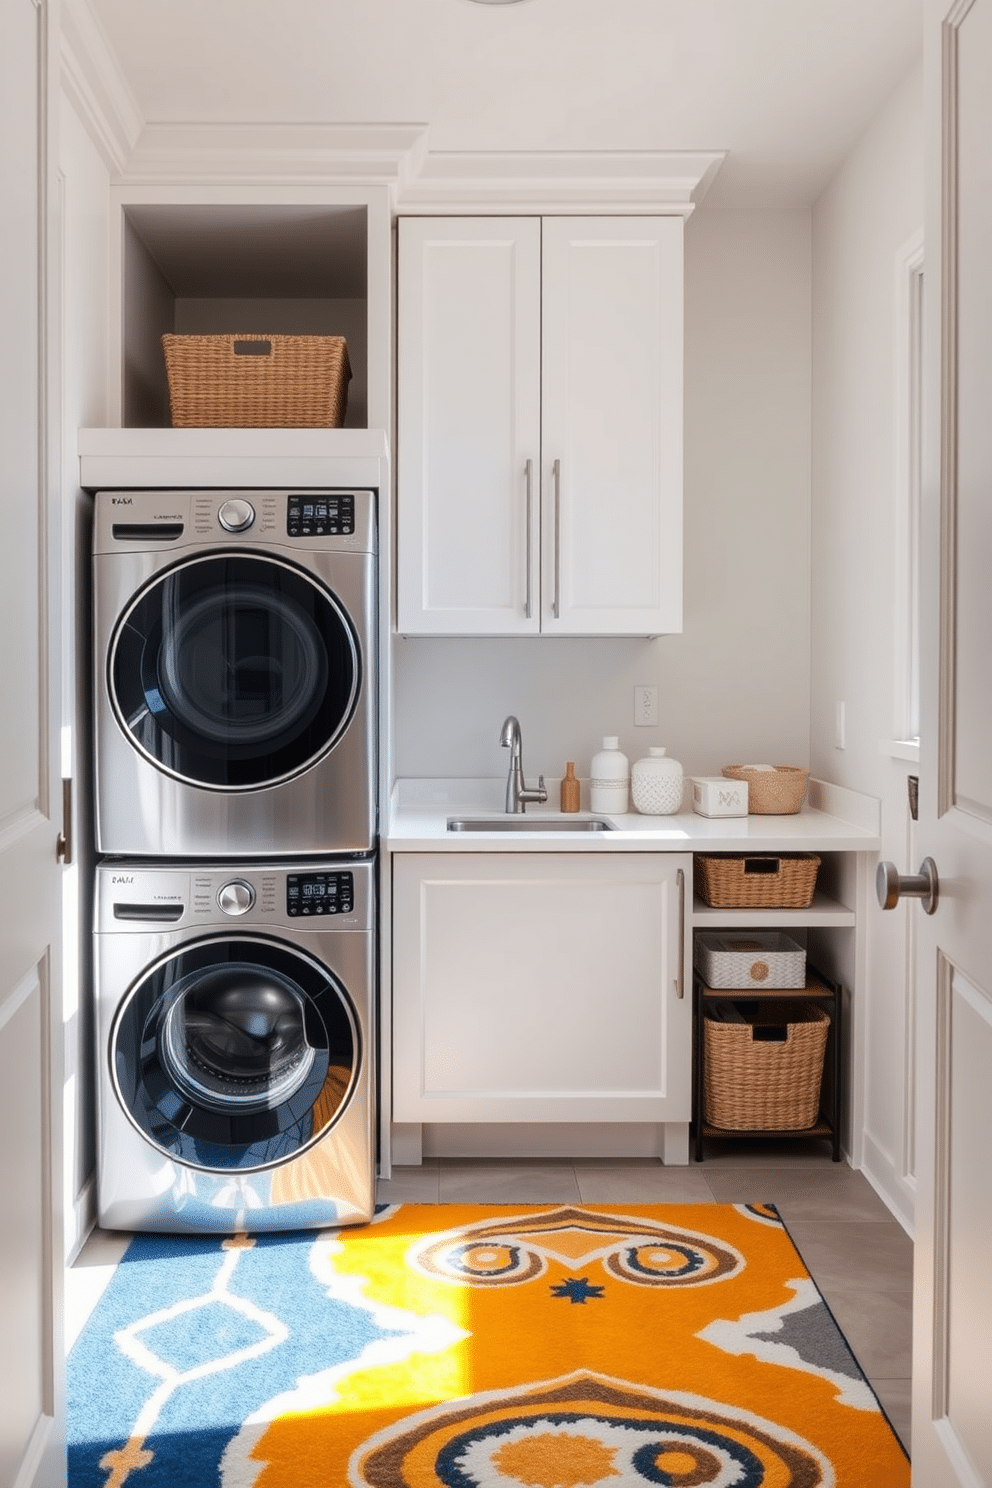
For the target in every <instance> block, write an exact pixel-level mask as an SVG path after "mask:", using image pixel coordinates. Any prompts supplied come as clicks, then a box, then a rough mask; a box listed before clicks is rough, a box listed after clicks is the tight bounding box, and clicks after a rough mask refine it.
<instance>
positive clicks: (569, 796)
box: [561, 760, 579, 811]
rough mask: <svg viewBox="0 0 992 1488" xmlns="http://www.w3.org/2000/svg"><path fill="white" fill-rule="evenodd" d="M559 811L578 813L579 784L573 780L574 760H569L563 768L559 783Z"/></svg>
mask: <svg viewBox="0 0 992 1488" xmlns="http://www.w3.org/2000/svg"><path fill="white" fill-rule="evenodd" d="M561 809H562V811H578V809H579V782H578V781H577V780H576V778H575V761H574V760H569V761H568V763H567V764H566V766H565V775H564V778H563V779H562V782H561Z"/></svg>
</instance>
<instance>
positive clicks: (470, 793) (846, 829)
mask: <svg viewBox="0 0 992 1488" xmlns="http://www.w3.org/2000/svg"><path fill="white" fill-rule="evenodd" d="M558 786H559V782H558V781H557V780H555V781H551V780H549V781H548V782H547V787H548V800H549V802H555V801H557V799H558ZM504 789H505V782H504V781H503V780H399V781H397V782H396V786H395V787H394V790H393V792H392V796H391V799H390V803H389V810H388V814H387V819H386V820H385V821H384V822H383V831H382V846H383V848H384V849H385V850H386V851H388V852H461V853H464V852H489V853H491V852H517V853H519V852H700V851H709V852H755V853H757V852H768V853H772V852H821V851H822V852H876V851H878V849H879V848H880V847H881V837H880V833H879V810H878V805H879V803H878V802H877V801H876V800H875V799H874V798H873V797H870V796H863V795H859V794H858V793H856V792H854V791H848V790H845V789H843V788H841V787H838V786H832V785H828V784H827V783H825V782H822V781H811V782H810V793H809V800H808V801H807V804H806V806H805V807H804V808H803V810H802V811H800V812H797V813H796V814H795V815H791V816H733V817H706V816H699V815H697V814H696V813H695V812H694V811H683V812H679V813H678V814H677V815H676V816H641V815H639V814H638V813H637V812H630V813H628V814H627V815H625V816H612V815H609V814H607V813H605V812H596V813H592V812H589V811H582V812H580V813H579V815H580V816H585V817H589V816H591V815H593V814H595V815H597V816H602V817H604V819H605V820H606V821H608V822H609V823H610V824H611V827H612V828H613V829H614V830H612V831H608V832H574V831H573V832H568V831H557V832H556V831H555V822H556V820H559V821H560V820H561V813H560V812H558V811H555V810H549V809H548V807H547V806H533V805H529V806H528V807H527V811H526V816H527V820H528V821H529V822H533V823H535V824H537V823H538V822H541V823H544V822H546V823H547V828H546V829H541V830H537V831H533V832H531V831H525V832H515V831H510V832H507V831H493V832H451V831H449V830H448V825H447V822H448V817H449V816H459V817H472V816H479V817H493V816H498V817H499V816H502V815H503V814H504V809H503V793H504ZM571 819H574V818H571Z"/></svg>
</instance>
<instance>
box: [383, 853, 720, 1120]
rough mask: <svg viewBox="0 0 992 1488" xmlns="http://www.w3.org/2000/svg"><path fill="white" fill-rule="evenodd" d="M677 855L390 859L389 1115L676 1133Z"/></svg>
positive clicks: (682, 989)
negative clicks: (634, 1125) (644, 1126)
mask: <svg viewBox="0 0 992 1488" xmlns="http://www.w3.org/2000/svg"><path fill="white" fill-rule="evenodd" d="M690 865H691V859H690V858H689V857H688V855H685V856H679V855H677V854H666V853H557V854H556V853H543V852H542V853H463V854H461V853H460V854H455V853H434V854H419V853H413V854H405V853H397V854H395V855H394V858H393V1050H394V1054H393V1117H394V1119H395V1120H397V1121H399V1122H424V1121H428V1122H431V1121H456V1122H463V1121H468V1122H474V1121H523V1122H542V1121H550V1122H558V1121H640V1122H678V1123H686V1130H688V1126H687V1123H688V1121H689V1115H690V1096H691V1065H692V1058H691V1042H692V1023H691V998H690V996H689V994H688V991H687V988H686V981H685V965H684V962H685V935H684V896H683V893H682V887H684V884H685V882H686V875H687V873H688V870H689V867H690ZM680 872H681V875H682V878H681V881H680V879H679V874H680ZM680 885H681V886H680Z"/></svg>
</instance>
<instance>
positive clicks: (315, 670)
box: [93, 490, 376, 858]
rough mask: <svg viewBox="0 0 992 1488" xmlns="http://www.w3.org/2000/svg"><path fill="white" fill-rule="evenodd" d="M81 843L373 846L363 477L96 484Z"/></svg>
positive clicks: (255, 852) (368, 537) (309, 849)
mask: <svg viewBox="0 0 992 1488" xmlns="http://www.w3.org/2000/svg"><path fill="white" fill-rule="evenodd" d="M93 586H94V642H95V653H94V654H95V668H94V670H95V704H94V722H95V756H96V777H97V779H96V839H97V840H96V846H97V850H98V851H99V852H101V853H113V854H121V855H125V856H158V857H167V858H197V857H200V858H208V857H224V858H245V857H253V856H257V857H279V856H286V855H292V854H301V853H303V854H305V853H324V854H326V853H332V852H368V851H369V850H370V849H371V848H372V846H373V845H374V841H375V832H376V771H375V699H376V647H375V591H376V510H375V493H374V492H372V491H356V490H347V491H346V490H325V491H313V490H307V491H290V490H257V491H256V490H243V491H213V490H169V491H157V490H133V491H98V492H97V493H96V501H95V520H94V560H93Z"/></svg>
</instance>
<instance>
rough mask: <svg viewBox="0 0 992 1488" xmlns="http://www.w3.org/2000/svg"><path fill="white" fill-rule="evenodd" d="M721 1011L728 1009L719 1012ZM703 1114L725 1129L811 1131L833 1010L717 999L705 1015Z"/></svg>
mask: <svg viewBox="0 0 992 1488" xmlns="http://www.w3.org/2000/svg"><path fill="white" fill-rule="evenodd" d="M721 1014H722V1016H721ZM703 1029H704V1033H703V1037H704V1039H705V1047H704V1054H705V1058H704V1066H703V1067H704V1071H705V1075H704V1080H703V1113H704V1119H705V1121H706V1122H707V1123H708V1124H709V1125H710V1126H718V1127H722V1128H723V1129H724V1130H725V1131H805V1130H806V1129H807V1128H808V1127H811V1126H815V1125H816V1123H817V1120H818V1118H819V1113H820V1084H821V1081H822V1078H823V1058H824V1054H825V1052H826V1047H827V1034H828V1032H829V1029H830V1016H829V1014H828V1013H826V1012H825V1011H824V1009H823V1008H821V1007H817V1006H816V1005H815V1004H814V1003H810V1002H798V1001H797V1002H791V1001H788V1002H773V1003H763V1002H762V1003H756V1004H752V1005H748V1004H746V1003H744V1004H741V1010H740V1011H739V1010H738V1009H737V1008H736V1007H735V1005H734V1004H733V1003H732V1002H728V1003H725V1004H717V1005H715V1006H714V1007H713V1008H712V1009H711V1010H709V1011H707V1013H706V1016H705V1017H704V1019H703Z"/></svg>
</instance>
